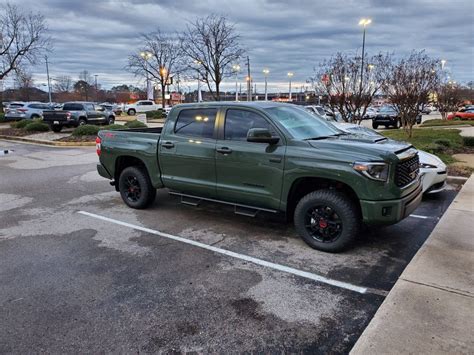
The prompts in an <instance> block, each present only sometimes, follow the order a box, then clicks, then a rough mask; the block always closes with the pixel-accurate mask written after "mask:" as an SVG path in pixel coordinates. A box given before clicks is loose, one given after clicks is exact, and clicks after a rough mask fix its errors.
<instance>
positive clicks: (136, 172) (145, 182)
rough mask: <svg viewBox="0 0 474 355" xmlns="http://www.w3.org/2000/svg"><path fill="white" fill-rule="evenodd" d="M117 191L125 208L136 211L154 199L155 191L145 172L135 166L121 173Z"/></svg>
mask: <svg viewBox="0 0 474 355" xmlns="http://www.w3.org/2000/svg"><path fill="white" fill-rule="evenodd" d="M119 190H120V195H121V197H122V200H123V201H124V202H125V203H126V204H127V206H129V207H131V208H136V209H142V208H146V207H147V206H148V205H149V204H150V203H152V202H153V201H154V200H155V197H156V189H155V188H154V187H153V185H152V184H151V181H150V178H149V177H148V174H147V172H146V171H145V169H143V168H140V167H137V166H130V167H128V168H125V169H124V170H123V171H122V173H121V174H120V178H119Z"/></svg>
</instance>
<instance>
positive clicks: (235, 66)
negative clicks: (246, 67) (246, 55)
mask: <svg viewBox="0 0 474 355" xmlns="http://www.w3.org/2000/svg"><path fill="white" fill-rule="evenodd" d="M232 69H233V70H234V73H235V101H239V91H238V84H239V82H238V75H239V71H240V65H239V64H235V65H233V66H232Z"/></svg>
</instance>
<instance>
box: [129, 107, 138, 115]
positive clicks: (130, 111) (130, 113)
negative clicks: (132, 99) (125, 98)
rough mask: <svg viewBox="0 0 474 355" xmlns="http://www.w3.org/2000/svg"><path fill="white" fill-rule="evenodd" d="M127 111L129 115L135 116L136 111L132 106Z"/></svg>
mask: <svg viewBox="0 0 474 355" xmlns="http://www.w3.org/2000/svg"><path fill="white" fill-rule="evenodd" d="M127 113H128V115H129V116H135V114H136V113H137V111H135V110H134V109H133V108H131V109H130V110H128V111H127Z"/></svg>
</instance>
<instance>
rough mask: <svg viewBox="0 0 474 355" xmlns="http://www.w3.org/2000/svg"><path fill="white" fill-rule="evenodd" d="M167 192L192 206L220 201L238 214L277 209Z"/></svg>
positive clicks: (249, 215) (248, 214)
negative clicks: (231, 207) (203, 202)
mask: <svg viewBox="0 0 474 355" xmlns="http://www.w3.org/2000/svg"><path fill="white" fill-rule="evenodd" d="M169 194H170V195H174V196H180V197H181V203H182V204H185V205H190V206H194V207H197V206H199V204H200V203H201V202H202V201H209V202H216V203H222V204H224V205H229V206H234V213H235V214H239V215H242V216H247V217H255V216H256V215H257V214H258V212H262V211H263V212H269V213H278V211H276V210H271V209H268V208H260V207H254V206H248V205H242V204H240V203H234V202H227V201H222V200H216V199H213V198H206V197H200V196H194V195H187V194H182V193H180V192H176V191H170V192H169Z"/></svg>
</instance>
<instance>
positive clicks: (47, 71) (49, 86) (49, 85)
mask: <svg viewBox="0 0 474 355" xmlns="http://www.w3.org/2000/svg"><path fill="white" fill-rule="evenodd" d="M44 59H45V61H46V77H47V78H48V99H49V105H50V106H51V102H52V101H51V81H50V79H49V65H48V56H47V55H45V56H44Z"/></svg>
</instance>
